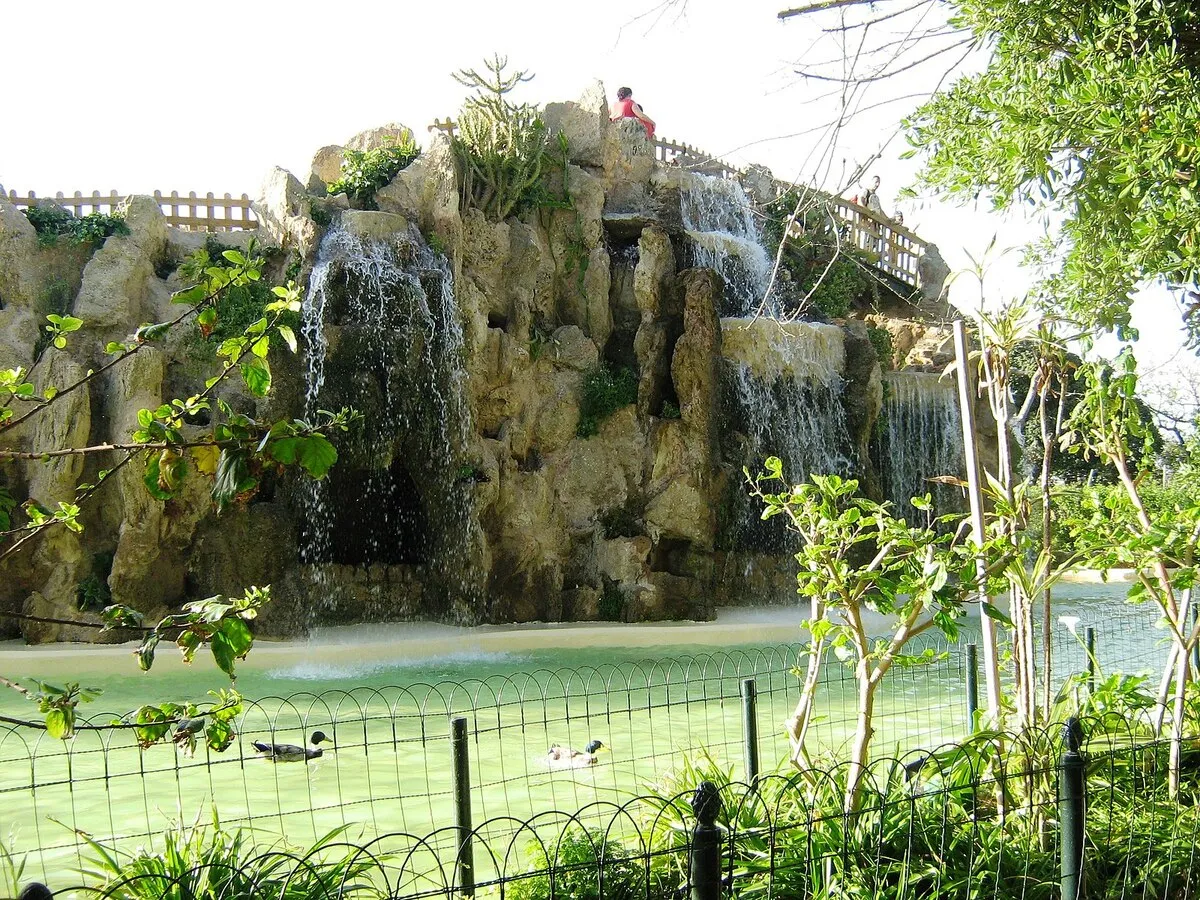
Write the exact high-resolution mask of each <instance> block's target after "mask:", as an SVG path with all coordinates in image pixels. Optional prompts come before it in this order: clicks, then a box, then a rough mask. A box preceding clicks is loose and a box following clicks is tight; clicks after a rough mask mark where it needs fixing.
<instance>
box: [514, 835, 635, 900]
mask: <svg viewBox="0 0 1200 900" xmlns="http://www.w3.org/2000/svg"><path fill="white" fill-rule="evenodd" d="M529 855H530V870H529V871H530V874H529V876H528V877H525V878H521V879H519V880H516V881H513V882H511V883H510V885H509V890H508V893H509V895H510V896H511V897H512V898H513V900H550V898H551V897H552V896H553V897H563V898H570V900H600V898H601V896H603V897H604V898H605V900H610V898H611V900H633V898H635V897H646V896H648V891H647V887H648V886H647V883H646V882H647V878H646V870H645V866H644V865H643V864H642V863H641V862H640V861H639V860H638V859H637V858H636V857H635V856H633V854H631V853H630V852H629V851H628V850H627V849H626V848H625V847H624V846H622V845H621V844H620V843H618V842H617V841H614V840H606V839H605V837H604V833H603V832H601V831H599V830H595V829H584V828H574V829H572V830H570V831H567V832H566V833H565V834H564V835H563V836H562V837H561V838H560V839H559V840H558V842H557V844H553V845H551V846H549V847H545V846H543V845H542V844H541V843H540V842H532V843H531V844H530V845H529ZM601 872H603V894H602V893H601V879H600V873H601ZM551 878H553V881H554V887H553V891H551ZM658 893H659V892H655V891H650V892H649V896H655V895H656V894H658Z"/></svg>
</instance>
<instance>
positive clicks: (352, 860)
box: [85, 813, 382, 900]
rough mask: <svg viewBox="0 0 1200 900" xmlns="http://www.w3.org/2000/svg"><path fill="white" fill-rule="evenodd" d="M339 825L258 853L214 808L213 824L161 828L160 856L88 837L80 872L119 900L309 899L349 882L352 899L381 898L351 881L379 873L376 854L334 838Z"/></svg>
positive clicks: (339, 892) (338, 891)
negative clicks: (298, 845) (225, 826)
mask: <svg viewBox="0 0 1200 900" xmlns="http://www.w3.org/2000/svg"><path fill="white" fill-rule="evenodd" d="M344 830H345V829H344V828H339V829H335V830H334V831H331V832H330V833H329V834H327V835H325V836H324V837H323V838H321V839H320V840H318V841H317V842H316V843H315V844H313V845H312V846H311V847H309V848H307V849H306V850H302V851H299V852H296V853H290V852H286V851H283V850H275V851H266V852H264V851H262V850H261V849H258V848H256V847H255V845H254V842H253V841H252V840H251V838H250V833H249V832H248V831H244V830H242V829H238V830H236V831H224V830H222V828H221V826H220V824H219V823H218V822H217V821H216V815H215V813H214V822H213V826H212V828H211V829H208V828H203V827H197V826H193V827H191V828H185V827H182V826H180V827H176V828H172V829H169V830H168V831H166V832H165V833H164V834H163V835H162V841H163V852H161V853H153V852H151V851H149V850H144V849H143V850H139V851H137V852H134V853H122V852H119V851H117V850H114V849H112V848H108V847H104V846H103V845H101V844H99V843H97V842H96V841H93V840H90V839H89V840H88V843H89V844H90V845H91V847H92V849H93V851H95V854H96V855H95V856H94V857H93V858H92V860H91V863H92V869H91V870H90V871H87V872H86V873H85V874H87V875H90V876H92V877H93V878H96V879H98V880H100V881H101V882H102V883H103V886H104V891H105V896H107V897H121V898H124V900H161V898H175V900H230V898H238V900H309V898H325V897H341V896H343V890H344V889H346V888H348V887H351V886H353V888H354V896H360V897H380V896H382V894H381V892H380V891H378V890H375V889H373V888H371V887H369V886H368V885H366V884H363V883H362V882H361V881H356V879H359V878H361V876H363V875H368V874H370V873H372V872H377V871H379V870H380V868H381V866H380V862H379V859H378V858H376V857H372V856H371V855H368V854H362V853H360V852H358V851H357V850H356V849H355V848H354V847H353V846H350V845H347V844H339V843H335V840H336V839H337V838H338V837H339V836H340V835H341V833H342V832H343V831H344ZM85 839H86V836H85Z"/></svg>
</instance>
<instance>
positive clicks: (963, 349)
mask: <svg viewBox="0 0 1200 900" xmlns="http://www.w3.org/2000/svg"><path fill="white" fill-rule="evenodd" d="M954 357H955V360H956V362H957V370H958V408H959V415H960V418H961V421H962V430H963V456H964V460H963V461H964V462H965V463H966V468H967V495H968V496H969V497H970V500H971V539H972V540H973V541H974V542H975V546H976V547H978V548H982V547H983V540H984V530H983V490H982V489H981V487H980V481H979V446H978V435H977V434H976V433H975V404H974V391H973V390H972V386H971V364H970V363H971V358H970V354H969V353H968V351H967V327H966V324H965V323H964V322H963V320H962V319H955V320H954ZM986 569H987V563H986V562H985V561H984V558H983V553H982V552H980V553H979V554H978V556H977V557H976V559H975V571H976V574H977V575H978V576H979V626H980V630H981V631H982V642H981V643H982V644H983V674H984V683H985V684H986V686H987V711H988V720H989V724H990V725H991V727H993V728H995V727H998V726H999V725H1000V658H999V655H998V654H997V652H996V623H995V621H994V620H993V619H992V617H991V616H989V615H988V614H987V610H986V609H985V608H984V607H985V606H987V607H990V606H991V605H992V598H991V597H989V596H988V593H987V588H986V586H985V585H984V579H983V575H984V572H985V571H986Z"/></svg>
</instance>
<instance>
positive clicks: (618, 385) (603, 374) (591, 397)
mask: <svg viewBox="0 0 1200 900" xmlns="http://www.w3.org/2000/svg"><path fill="white" fill-rule="evenodd" d="M637 389H638V379H637V374H636V373H635V372H634V371H633V369H630V368H628V367H622V368H619V369H617V370H616V371H613V370H612V369H610V368H609V367H608V366H607V365H604V364H603V363H602V364H601V365H599V366H597V367H596V368H594V369H592V370H590V371H589V372H588V373H587V374H586V375H584V376H583V385H582V388H581V390H582V395H581V396H580V398H579V426H578V428H577V429H576V434H578V435H579V436H580V437H591V436H592V435H594V434H595V433H596V432H597V431H599V430H600V423H601V422H603V421H604V420H605V419H607V418H608V417H609V416H611V415H612V414H613V413H615V412H616V411H617V410H618V409H620V408H621V407H622V406H628V405H629V404H630V403H636V402H637Z"/></svg>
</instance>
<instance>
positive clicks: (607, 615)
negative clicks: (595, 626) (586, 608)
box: [596, 581, 625, 622]
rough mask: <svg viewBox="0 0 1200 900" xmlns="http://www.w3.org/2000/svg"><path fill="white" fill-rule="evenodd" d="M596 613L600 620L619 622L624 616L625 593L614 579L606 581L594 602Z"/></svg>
mask: <svg viewBox="0 0 1200 900" xmlns="http://www.w3.org/2000/svg"><path fill="white" fill-rule="evenodd" d="M596 615H597V617H598V618H599V619H600V621H601V622H620V621H621V620H622V619H624V618H625V595H624V594H622V593H621V588H620V587H619V586H618V585H617V583H616V582H615V581H606V582H605V583H604V589H603V590H602V591H601V592H600V601H599V602H598V603H597V604H596Z"/></svg>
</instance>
